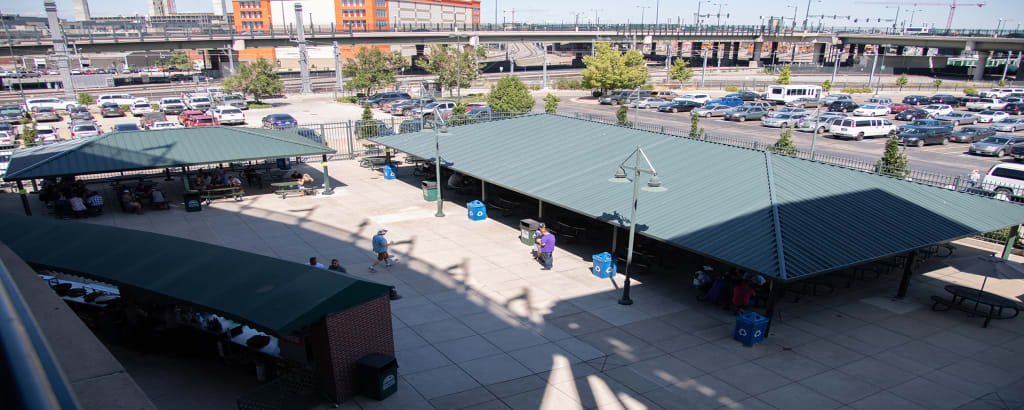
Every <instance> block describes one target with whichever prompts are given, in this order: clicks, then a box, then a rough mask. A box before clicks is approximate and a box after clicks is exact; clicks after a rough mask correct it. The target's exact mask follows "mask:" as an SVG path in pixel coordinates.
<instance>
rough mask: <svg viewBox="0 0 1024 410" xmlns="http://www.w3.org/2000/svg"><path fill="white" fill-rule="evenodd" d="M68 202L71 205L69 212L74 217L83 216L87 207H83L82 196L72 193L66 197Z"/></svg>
mask: <svg viewBox="0 0 1024 410" xmlns="http://www.w3.org/2000/svg"><path fill="white" fill-rule="evenodd" d="M68 204H70V205H71V212H72V213H73V214H74V215H75V217H76V218H77V217H82V216H85V211H87V210H89V208H86V207H85V201H83V200H82V197H80V196H78V195H72V196H71V198H69V199H68Z"/></svg>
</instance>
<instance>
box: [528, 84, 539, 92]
mask: <svg viewBox="0 0 1024 410" xmlns="http://www.w3.org/2000/svg"><path fill="white" fill-rule="evenodd" d="M526 88H528V89H530V90H533V91H537V90H539V89H540V84H530V85H527V86H526Z"/></svg>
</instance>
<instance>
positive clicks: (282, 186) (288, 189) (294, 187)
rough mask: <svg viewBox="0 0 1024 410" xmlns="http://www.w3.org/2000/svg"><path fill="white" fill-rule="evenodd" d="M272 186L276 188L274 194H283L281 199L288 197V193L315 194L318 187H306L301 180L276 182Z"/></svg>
mask: <svg viewBox="0 0 1024 410" xmlns="http://www.w3.org/2000/svg"><path fill="white" fill-rule="evenodd" d="M270 186H272V187H274V188H276V189H275V190H274V195H281V199H285V198H288V194H303V195H307V194H315V193H316V188H305V187H303V186H302V184H301V183H300V182H299V181H291V182H275V183H272V184H270Z"/></svg>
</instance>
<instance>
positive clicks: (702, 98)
mask: <svg viewBox="0 0 1024 410" xmlns="http://www.w3.org/2000/svg"><path fill="white" fill-rule="evenodd" d="M672 100H673V101H695V102H699V103H701V104H707V103H708V101H711V96H710V95H707V94H686V95H684V96H680V97H676V98H673V99H672Z"/></svg>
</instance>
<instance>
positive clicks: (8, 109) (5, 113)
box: [0, 105, 25, 124]
mask: <svg viewBox="0 0 1024 410" xmlns="http://www.w3.org/2000/svg"><path fill="white" fill-rule="evenodd" d="M24 118H25V111H24V110H22V109H21V106H20V105H5V106H2V107H0V124H20V123H21V120H22V119H24Z"/></svg>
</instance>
